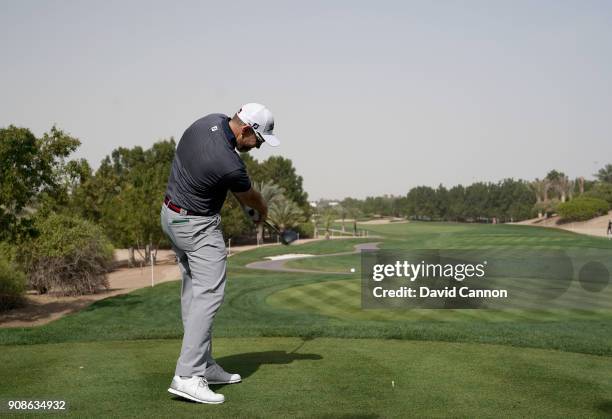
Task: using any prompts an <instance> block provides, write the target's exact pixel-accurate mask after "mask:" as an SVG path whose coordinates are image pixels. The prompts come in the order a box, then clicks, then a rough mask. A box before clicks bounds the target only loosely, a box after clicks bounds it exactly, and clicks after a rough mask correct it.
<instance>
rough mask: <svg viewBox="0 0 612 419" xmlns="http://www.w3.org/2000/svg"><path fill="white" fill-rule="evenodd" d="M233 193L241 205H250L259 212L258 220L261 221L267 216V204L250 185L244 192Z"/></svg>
mask: <svg viewBox="0 0 612 419" xmlns="http://www.w3.org/2000/svg"><path fill="white" fill-rule="evenodd" d="M233 194H234V196H235V197H236V198H237V199H238V201H239V202H240V203H241V204H242V205H243V206H245V205H246V206H247V207H251V208H253V209H254V210H256V211H257V212H258V213H259V215H260V220H259V222H263V221H264V220H265V219H266V218H267V217H268V204H266V201H264V199H263V197H262V196H261V194H260V193H259V192H258V191H256V190H255V189H253V188H252V187H251V189H249V190H248V191H246V192H233Z"/></svg>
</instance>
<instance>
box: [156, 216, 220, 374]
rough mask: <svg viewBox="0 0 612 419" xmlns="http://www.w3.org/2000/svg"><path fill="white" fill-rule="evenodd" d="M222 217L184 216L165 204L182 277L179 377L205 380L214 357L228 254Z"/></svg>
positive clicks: (166, 229) (163, 221) (163, 220)
mask: <svg viewBox="0 0 612 419" xmlns="http://www.w3.org/2000/svg"><path fill="white" fill-rule="evenodd" d="M220 224H221V217H220V216H219V215H214V216H211V217H202V216H193V215H181V214H178V213H176V212H174V211H172V210H171V209H169V208H168V207H167V206H166V205H164V204H162V209H161V226H162V229H163V231H164V233H166V235H167V236H168V238H169V239H170V242H171V243H172V249H173V250H174V252H175V253H176V256H177V259H178V263H179V268H180V270H181V274H182V277H183V278H182V284H181V314H182V318H183V329H184V334H183V344H182V347H181V354H180V356H179V359H178V361H177V363H176V370H175V375H182V376H194V375H198V376H203V375H205V374H204V372H205V371H206V367H207V366H211V365H212V364H214V363H215V361H214V358H213V357H212V324H213V319H214V318H215V314H216V313H217V310H218V309H219V306H221V303H222V302H223V295H224V292H225V269H226V261H227V252H226V249H225V242H224V240H223V233H222V231H221V225H220Z"/></svg>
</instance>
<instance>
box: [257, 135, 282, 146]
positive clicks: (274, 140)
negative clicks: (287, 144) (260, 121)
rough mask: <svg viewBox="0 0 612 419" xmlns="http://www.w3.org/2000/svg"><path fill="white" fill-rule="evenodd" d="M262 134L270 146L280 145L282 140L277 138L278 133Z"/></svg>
mask: <svg viewBox="0 0 612 419" xmlns="http://www.w3.org/2000/svg"><path fill="white" fill-rule="evenodd" d="M261 136H262V137H263V139H264V140H265V141H266V144H268V145H269V146H272V147H276V146H279V145H280V141H279V140H278V138H276V135H270V134H262V135H261Z"/></svg>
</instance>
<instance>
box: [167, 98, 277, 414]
mask: <svg viewBox="0 0 612 419" xmlns="http://www.w3.org/2000/svg"><path fill="white" fill-rule="evenodd" d="M273 130H274V118H273V117H272V113H270V111H269V110H268V109H267V108H266V107H265V106H263V105H260V104H258V103H248V104H246V105H244V106H243V107H242V108H241V109H240V110H239V111H238V112H237V113H236V114H235V115H234V117H233V118H230V117H228V116H226V115H223V114H211V115H207V116H205V117H203V118H201V119H199V120H197V121H196V122H194V123H193V124H192V125H191V126H190V127H189V128H187V130H186V131H185V132H184V134H183V136H182V137H181V139H180V141H179V143H178V146H177V148H176V154H175V156H174V160H173V162H172V170H171V172H170V177H169V179H168V187H167V189H166V197H165V199H164V204H163V205H162V208H161V226H162V229H163V230H164V233H165V234H166V235H167V236H168V238H169V239H170V242H171V243H172V248H173V249H174V251H175V253H176V255H177V259H178V261H179V267H180V270H181V274H182V284H181V312H182V319H183V328H184V336H183V343H182V347H181V353H180V356H179V358H178V361H177V363H176V370H175V375H174V378H173V380H172V383H171V384H170V388H169V389H168V391H169V392H170V393H172V394H175V395H178V396H181V397H183V398H186V399H189V400H193V401H196V402H200V403H223V401H224V400H225V398H224V396H223V395H222V394H219V393H215V392H213V391H212V390H211V389H210V388H209V387H208V385H209V384H232V383H238V382H240V381H241V380H242V378H241V377H240V375H239V374H231V373H228V372H226V371H225V370H223V368H222V367H221V366H220V365H218V364H217V363H216V362H215V360H214V358H213V356H212V324H213V319H214V317H215V314H216V312H217V310H218V309H219V306H220V305H221V303H222V302H223V295H224V291H225V276H226V275H225V270H226V258H227V252H226V249H225V242H224V240H223V234H222V232H221V226H220V222H221V218H220V216H219V212H220V210H221V207H222V205H223V202H224V201H225V197H226V195H227V191H228V190H230V191H232V192H233V193H234V195H235V196H236V197H237V198H238V200H239V201H240V203H241V204H242V205H243V206H247V207H249V208H251V209H254V210H255V211H257V219H256V220H257V221H258V222H265V220H266V216H267V213H268V207H267V205H266V203H265V202H264V200H263V198H262V196H261V194H260V193H259V192H257V191H256V190H254V189H253V188H252V187H251V181H250V179H249V176H248V174H247V171H246V167H245V165H244V162H243V161H242V159H241V158H240V155H239V154H238V153H236V150H238V151H241V152H245V151H249V150H251V149H252V148H254V147H256V148H259V147H261V145H262V144H263V143H264V142H265V143H266V144H268V145H271V146H273V147H275V146H277V145H279V141H278V139H277V138H276V136H274V134H273Z"/></svg>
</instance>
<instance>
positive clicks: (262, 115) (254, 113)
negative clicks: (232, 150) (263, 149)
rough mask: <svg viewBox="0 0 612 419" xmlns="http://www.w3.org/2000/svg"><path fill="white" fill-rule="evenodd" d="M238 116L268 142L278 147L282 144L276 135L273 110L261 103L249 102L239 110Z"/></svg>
mask: <svg viewBox="0 0 612 419" xmlns="http://www.w3.org/2000/svg"><path fill="white" fill-rule="evenodd" d="M238 118H240V120H241V121H242V122H244V123H245V124H247V125H249V126H250V127H251V128H253V130H254V131H255V133H256V134H258V135H259V136H261V137H262V138H263V139H264V141H265V142H266V144H269V145H271V146H272V147H276V146H277V145H279V144H280V141H278V138H276V136H275V135H274V117H273V116H272V112H270V110H269V109H268V108H266V107H265V106H264V105H261V104H259V103H247V104H246V105H243V106H242V108H240V110H239V111H238Z"/></svg>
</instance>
